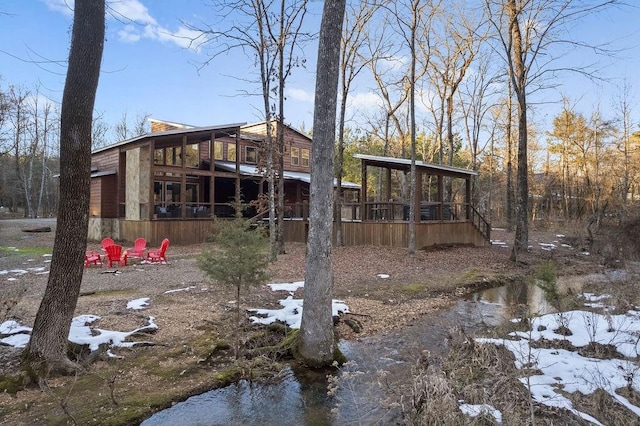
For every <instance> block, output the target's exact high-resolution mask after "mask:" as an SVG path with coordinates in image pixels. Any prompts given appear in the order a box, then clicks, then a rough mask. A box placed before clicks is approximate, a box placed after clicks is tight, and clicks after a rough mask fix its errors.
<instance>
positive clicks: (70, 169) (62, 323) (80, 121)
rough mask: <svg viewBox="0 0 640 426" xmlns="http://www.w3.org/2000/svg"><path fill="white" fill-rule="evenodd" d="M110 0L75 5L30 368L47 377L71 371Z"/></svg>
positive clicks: (29, 350)
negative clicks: (56, 184)
mask: <svg viewBox="0 0 640 426" xmlns="http://www.w3.org/2000/svg"><path fill="white" fill-rule="evenodd" d="M104 27H105V1H104V0H85V1H78V2H76V3H75V11H74V19H73V30H72V35H71V50H70V52H69V68H68V70H67V79H66V81H65V86H64V93H63V97H62V112H61V120H60V170H61V174H60V206H59V209H58V222H57V231H56V236H55V240H54V246H53V259H52V262H51V271H50V274H49V281H48V283H47V288H46V290H45V293H44V297H43V299H42V302H41V304H40V308H39V309H38V313H37V315H36V319H35V323H34V325H33V332H32V335H31V340H30V342H29V345H28V346H27V348H26V353H25V367H26V368H27V369H28V370H29V371H30V372H31V373H34V374H38V375H39V376H41V377H43V376H45V375H46V374H48V373H49V372H51V371H60V370H62V371H67V370H68V369H69V368H70V367H73V366H74V365H73V363H72V362H71V361H70V360H69V359H68V358H67V355H66V347H67V341H68V336H69V327H70V325H71V319H72V317H73V314H74V311H75V308H76V303H77V301H78V294H79V292H80V284H81V281H82V273H83V259H84V253H85V250H86V247H87V228H88V223H89V185H90V170H91V125H92V114H93V106H94V103H95V96H96V90H97V87H98V78H99V75H100V62H101V60H102V50H103V46H104Z"/></svg>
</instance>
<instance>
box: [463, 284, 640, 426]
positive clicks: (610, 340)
mask: <svg viewBox="0 0 640 426" xmlns="http://www.w3.org/2000/svg"><path fill="white" fill-rule="evenodd" d="M582 296H583V297H584V298H585V299H587V301H589V302H591V303H599V302H600V301H602V300H605V299H607V298H609V296H608V295H595V294H592V293H585V294H583V295H582ZM561 326H562V327H566V328H568V329H569V330H571V333H572V334H571V335H569V336H565V335H560V334H557V333H555V332H554V330H557V329H558V328H559V327H561ZM639 333H640V311H636V310H630V311H627V312H626V313H624V314H619V315H602V314H600V313H596V312H587V311H581V310H575V311H568V312H561V313H554V314H547V315H542V316H540V317H536V318H533V319H531V328H530V330H529V331H524V332H523V331H518V332H513V333H510V334H509V336H510V338H504V339H488V338H478V339H476V341H477V342H478V343H483V344H495V345H501V346H504V347H505V348H506V349H508V350H509V351H510V352H512V353H513V355H514V357H515V366H516V367H517V368H518V369H526V371H531V372H536V373H539V374H535V375H531V376H529V377H521V378H520V379H519V380H520V382H521V383H522V384H523V385H524V386H525V387H527V389H528V390H529V392H530V393H531V396H532V397H533V399H534V400H535V401H537V402H539V403H541V404H544V405H547V406H550V407H559V408H565V409H567V410H570V411H571V412H573V413H574V414H576V415H577V416H579V417H581V418H583V419H585V420H586V421H588V422H591V423H594V424H598V425H599V424H601V423H600V422H599V421H598V420H597V419H596V418H594V417H592V416H591V415H589V414H587V413H585V412H582V411H579V410H577V409H576V408H575V407H574V406H573V403H572V402H571V400H570V399H569V398H567V397H566V396H565V395H564V394H566V393H575V392H580V393H582V394H584V395H589V394H592V393H593V392H595V391H596V390H598V389H602V390H603V391H605V392H607V393H608V394H609V395H610V396H611V398H612V399H614V400H615V401H617V402H618V403H620V404H622V405H623V406H625V407H626V408H628V409H629V410H631V411H632V412H633V413H634V414H636V415H637V416H639V417H640V407H638V406H636V405H634V404H633V403H632V402H631V401H629V400H628V399H626V398H625V397H623V396H621V395H619V394H618V393H617V392H616V390H617V389H620V388H623V387H626V386H631V387H633V389H634V390H635V391H640V382H639V381H638V380H636V379H635V378H634V372H636V371H638V369H639V368H640V365H639V363H638V361H637V360H638V354H639V352H640V342H638V335H639ZM542 339H544V340H545V341H546V342H547V345H553V342H554V341H561V340H562V341H566V342H569V343H571V345H573V346H574V347H584V346H587V345H589V344H590V343H592V342H594V343H599V344H603V345H612V346H614V347H615V348H616V350H617V351H618V352H619V353H620V354H622V355H623V356H624V357H627V359H616V358H614V359H596V358H590V357H586V356H582V355H580V354H579V353H578V352H576V351H568V350H565V349H558V348H553V347H545V348H540V347H535V346H537V345H533V344H532V342H534V341H539V340H542Z"/></svg>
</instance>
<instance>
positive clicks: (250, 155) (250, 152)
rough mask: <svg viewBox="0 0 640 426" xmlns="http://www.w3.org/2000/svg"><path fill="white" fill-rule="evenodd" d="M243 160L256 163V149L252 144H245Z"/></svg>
mask: <svg viewBox="0 0 640 426" xmlns="http://www.w3.org/2000/svg"><path fill="white" fill-rule="evenodd" d="M244 160H245V162H246V163H249V164H257V163H258V150H257V149H256V147H254V146H246V147H245V148H244Z"/></svg>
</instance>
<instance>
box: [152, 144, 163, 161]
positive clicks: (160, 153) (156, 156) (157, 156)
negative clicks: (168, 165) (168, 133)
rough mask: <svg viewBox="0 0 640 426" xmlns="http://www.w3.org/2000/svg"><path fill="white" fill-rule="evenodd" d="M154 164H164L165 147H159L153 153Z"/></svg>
mask: <svg viewBox="0 0 640 426" xmlns="http://www.w3.org/2000/svg"><path fill="white" fill-rule="evenodd" d="M153 163H154V164H161V165H162V164H164V148H157V149H155V150H154V153H153Z"/></svg>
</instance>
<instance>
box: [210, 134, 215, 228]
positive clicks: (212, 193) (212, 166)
mask: <svg viewBox="0 0 640 426" xmlns="http://www.w3.org/2000/svg"><path fill="white" fill-rule="evenodd" d="M209 139H210V142H209V203H211V205H210V206H209V209H210V211H211V217H213V216H214V215H215V202H216V176H215V174H216V164H215V161H216V160H215V154H214V151H215V147H216V133H215V132H211V137H210V138H209Z"/></svg>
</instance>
